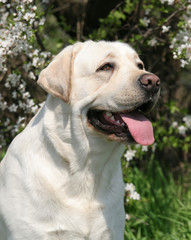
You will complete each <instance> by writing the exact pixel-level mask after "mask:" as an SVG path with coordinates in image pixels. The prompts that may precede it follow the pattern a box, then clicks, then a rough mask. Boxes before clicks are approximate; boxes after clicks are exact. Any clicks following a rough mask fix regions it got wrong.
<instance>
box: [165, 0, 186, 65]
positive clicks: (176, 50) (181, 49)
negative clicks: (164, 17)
mask: <svg viewBox="0 0 191 240" xmlns="http://www.w3.org/2000/svg"><path fill="white" fill-rule="evenodd" d="M183 19H184V24H183V26H182V27H181V29H180V31H179V32H178V33H177V34H176V35H175V36H174V37H173V39H172V43H171V46H170V47H171V49H173V57H174V59H180V63H181V67H182V68H184V67H185V66H186V65H188V64H189V63H190V62H191V1H190V4H189V5H188V6H187V9H186V11H185V14H184V16H183Z"/></svg>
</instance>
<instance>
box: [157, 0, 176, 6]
mask: <svg viewBox="0 0 191 240" xmlns="http://www.w3.org/2000/svg"><path fill="white" fill-rule="evenodd" d="M160 1H161V3H163V4H164V3H167V4H168V5H173V4H174V0H160Z"/></svg>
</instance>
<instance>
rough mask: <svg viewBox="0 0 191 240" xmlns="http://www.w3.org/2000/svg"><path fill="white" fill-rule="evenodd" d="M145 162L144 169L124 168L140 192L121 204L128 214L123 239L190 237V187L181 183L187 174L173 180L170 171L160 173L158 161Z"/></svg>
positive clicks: (190, 239) (181, 239)
mask: <svg viewBox="0 0 191 240" xmlns="http://www.w3.org/2000/svg"><path fill="white" fill-rule="evenodd" d="M148 165H149V166H148V167H147V169H146V170H144V171H141V170H139V169H138V168H137V167H136V166H133V167H131V168H130V169H128V170H126V169H124V174H128V181H129V180H130V181H131V182H133V183H134V185H135V186H136V190H137V192H138V193H139V194H140V195H141V200H140V201H130V202H129V203H128V204H126V206H125V208H126V212H127V213H128V214H129V215H130V220H128V221H127V222H126V226H125V240H191V188H189V186H184V184H183V183H184V182H186V181H187V180H188V179H186V178H187V177H184V176H182V177H179V178H178V180H176V181H175V180H174V178H173V176H172V174H171V173H168V174H167V175H164V172H163V170H162V168H161V166H160V163H159V161H152V160H151V162H150V163H149V164H148ZM190 186H191V183H190Z"/></svg>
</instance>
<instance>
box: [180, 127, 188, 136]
mask: <svg viewBox="0 0 191 240" xmlns="http://www.w3.org/2000/svg"><path fill="white" fill-rule="evenodd" d="M186 130H187V129H186V127H185V126H183V125H181V126H178V132H179V134H181V135H183V136H185V134H186Z"/></svg>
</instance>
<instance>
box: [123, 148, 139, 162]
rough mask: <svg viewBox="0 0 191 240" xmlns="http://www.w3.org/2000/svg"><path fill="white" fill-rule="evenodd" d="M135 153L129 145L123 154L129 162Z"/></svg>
mask: <svg viewBox="0 0 191 240" xmlns="http://www.w3.org/2000/svg"><path fill="white" fill-rule="evenodd" d="M135 153H136V150H132V149H131V148H130V147H129V148H128V150H127V151H126V153H125V154H124V157H125V159H126V160H127V161H128V162H129V161H131V160H132V159H133V158H134V156H135Z"/></svg>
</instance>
